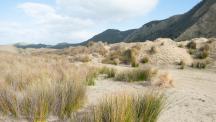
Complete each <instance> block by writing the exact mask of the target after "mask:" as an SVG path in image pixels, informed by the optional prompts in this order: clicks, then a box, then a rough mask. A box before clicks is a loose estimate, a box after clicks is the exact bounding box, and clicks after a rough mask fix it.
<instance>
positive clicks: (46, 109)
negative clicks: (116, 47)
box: [0, 53, 91, 121]
mask: <svg viewBox="0 0 216 122" xmlns="http://www.w3.org/2000/svg"><path fill="white" fill-rule="evenodd" d="M0 61H1V62H0V85H1V87H0V112H1V113H3V114H4V115H12V116H14V117H18V118H19V117H22V118H23V117H24V118H27V119H30V120H32V121H33V120H34V121H45V120H46V118H47V117H48V116H49V115H55V116H58V117H59V118H61V119H63V118H67V117H70V116H71V114H72V113H73V112H74V111H76V110H77V109H78V108H79V107H80V106H81V105H82V103H83V102H84V98H85V83H84V82H85V80H86V76H87V74H88V73H89V72H91V71H90V69H89V68H88V67H87V66H76V65H74V64H71V63H70V62H69V61H68V60H66V59H64V58H60V59H59V58H50V57H39V56H21V55H13V54H5V53H0ZM81 74H82V75H81Z"/></svg>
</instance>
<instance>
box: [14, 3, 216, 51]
mask: <svg viewBox="0 0 216 122" xmlns="http://www.w3.org/2000/svg"><path fill="white" fill-rule="evenodd" d="M199 37H205V38H211V37H216V0H202V1H201V2H200V3H198V4H197V5H196V6H195V7H193V8H192V9H191V10H190V11H188V12H186V13H184V14H181V15H175V16H172V17H170V18H168V19H165V20H157V21H152V22H149V23H147V24H144V25H143V26H142V27H140V28H137V29H131V30H127V31H120V30H116V29H108V30H106V31H104V32H102V33H100V34H98V35H95V36H94V37H92V38H91V39H89V40H87V41H84V42H82V43H79V44H69V43H60V44H57V45H44V44H30V45H15V46H16V47H19V48H55V49H61V48H67V47H70V46H77V45H85V44H87V43H88V42H90V41H94V42H98V41H102V42H107V43H119V42H144V41H146V40H155V39H157V38H171V39H173V40H175V41H184V40H189V39H192V38H199Z"/></svg>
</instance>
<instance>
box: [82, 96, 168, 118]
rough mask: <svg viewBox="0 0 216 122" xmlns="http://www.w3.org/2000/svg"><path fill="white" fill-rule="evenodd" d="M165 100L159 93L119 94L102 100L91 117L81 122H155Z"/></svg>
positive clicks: (88, 116)
mask: <svg viewBox="0 0 216 122" xmlns="http://www.w3.org/2000/svg"><path fill="white" fill-rule="evenodd" d="M165 103H166V99H165V97H164V95H162V94H159V93H150V94H146V95H136V96H131V95H126V94H123V95H122V94H120V95H115V96H111V97H107V98H106V99H104V100H103V101H102V102H101V103H100V104H99V105H98V106H96V107H94V108H93V110H92V113H93V116H91V115H87V116H85V117H84V118H82V121H83V122H156V121H157V119H158V117H159V115H160V113H161V112H162V110H163V109H164V107H165Z"/></svg>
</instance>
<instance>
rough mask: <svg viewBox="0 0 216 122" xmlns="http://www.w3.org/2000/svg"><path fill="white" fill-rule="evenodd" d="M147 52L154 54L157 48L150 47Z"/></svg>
mask: <svg viewBox="0 0 216 122" xmlns="http://www.w3.org/2000/svg"><path fill="white" fill-rule="evenodd" d="M149 52H150V53H151V54H155V53H157V52H158V48H157V47H156V46H152V47H151V49H150V50H149Z"/></svg>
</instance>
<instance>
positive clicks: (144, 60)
mask: <svg viewBox="0 0 216 122" xmlns="http://www.w3.org/2000/svg"><path fill="white" fill-rule="evenodd" d="M148 62H149V57H144V58H142V59H141V63H143V64H146V63H148Z"/></svg>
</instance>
